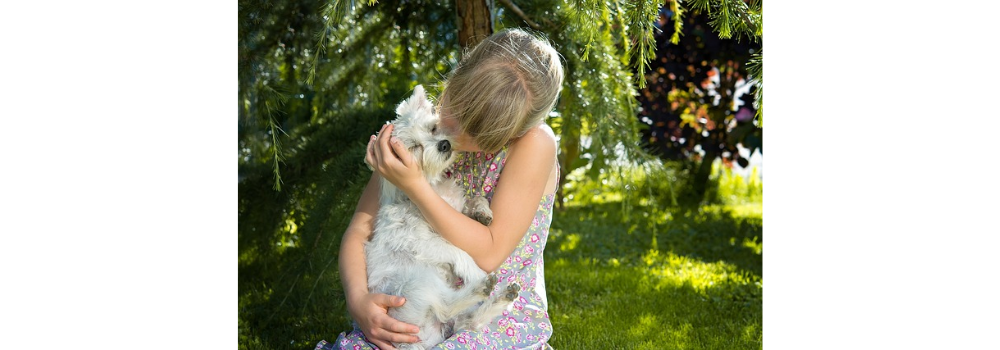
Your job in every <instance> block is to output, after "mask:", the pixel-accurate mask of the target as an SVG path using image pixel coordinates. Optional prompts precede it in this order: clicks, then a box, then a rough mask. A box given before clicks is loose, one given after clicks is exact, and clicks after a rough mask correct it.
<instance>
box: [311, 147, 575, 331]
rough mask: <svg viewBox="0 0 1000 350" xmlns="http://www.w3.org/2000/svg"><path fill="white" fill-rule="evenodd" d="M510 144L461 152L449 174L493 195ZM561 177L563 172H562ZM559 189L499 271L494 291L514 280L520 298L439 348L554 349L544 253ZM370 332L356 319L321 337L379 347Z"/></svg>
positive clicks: (471, 191)
mask: <svg viewBox="0 0 1000 350" xmlns="http://www.w3.org/2000/svg"><path fill="white" fill-rule="evenodd" d="M506 156H507V148H506V147H504V148H503V149H501V150H500V151H498V152H496V153H492V154H491V153H483V152H475V153H472V152H470V153H461V154H459V159H458V160H457V161H455V164H454V165H453V166H452V168H451V169H450V170H449V171H448V172H447V176H448V177H454V176H459V177H460V178H461V179H462V185H463V187H464V188H466V196H467V197H471V196H476V195H483V196H486V199H488V200H490V201H492V200H493V189H494V188H495V187H496V186H497V185H498V184H499V181H500V172H501V171H502V170H503V167H504V164H506V162H507V159H506ZM557 178H558V177H557ZM554 200H555V194H554V193H553V194H549V195H546V196H544V197H542V199H541V201H540V203H539V204H538V211H536V212H535V217H534V219H532V222H531V226H529V227H528V231H527V232H525V234H524V237H523V238H521V242H520V243H518V245H517V248H515V249H514V252H513V253H512V254H511V255H510V256H509V257H507V260H505V261H504V262H503V264H501V265H500V267H499V268H498V269H497V270H496V274H497V278H498V279H499V280H500V282H499V283H497V286H496V287H494V289H493V293H501V292H502V290H501V287H506V286H507V285H509V284H510V283H511V282H515V281H516V282H517V283H518V284H520V285H521V286H522V288H521V293H520V295H519V296H518V298H517V299H515V300H514V303H513V304H514V305H513V308H511V310H510V311H504V312H503V314H502V315H501V316H499V317H497V318H495V319H493V320H492V321H491V322H490V323H489V324H487V326H484V327H483V328H482V329H480V330H477V331H461V332H458V333H455V334H454V335H452V336H451V337H450V338H448V339H446V340H445V341H444V342H442V343H441V344H438V345H437V346H436V347H434V348H435V349H549V348H551V347H550V346H549V345H548V340H549V339H550V338H551V337H552V323H551V322H550V321H549V314H548V311H547V310H548V301H547V299H546V297H545V266H544V262H543V259H542V252H543V251H544V250H545V241H546V240H547V238H548V236H549V225H550V224H551V223H552V205H553V202H554ZM375 348H377V347H376V346H375V345H374V344H371V343H368V342H367V339H366V338H365V335H364V333H362V332H361V330H360V329H359V328H358V326H357V324H354V329H353V330H351V331H350V332H344V333H340V336H338V337H337V340H336V342H334V343H328V342H326V341H325V340H321V341H320V342H319V343H318V344H316V350H320V349H363V350H367V349H375Z"/></svg>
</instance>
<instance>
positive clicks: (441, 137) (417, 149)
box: [392, 85, 456, 184]
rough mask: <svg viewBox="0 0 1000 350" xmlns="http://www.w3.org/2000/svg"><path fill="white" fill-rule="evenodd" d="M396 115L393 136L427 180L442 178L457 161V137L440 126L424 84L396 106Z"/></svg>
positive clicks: (437, 180) (433, 180)
mask: <svg viewBox="0 0 1000 350" xmlns="http://www.w3.org/2000/svg"><path fill="white" fill-rule="evenodd" d="M396 114H397V117H396V120H393V121H392V124H393V125H394V126H395V127H394V128H393V130H392V135H393V136H396V137H397V138H399V141H400V142H402V143H403V146H405V147H406V149H407V150H409V151H410V154H412V155H413V160H414V161H416V163H417V164H418V165H419V166H420V169H421V170H423V172H424V176H426V177H427V181H428V182H430V183H431V184H435V183H437V182H439V181H441V179H442V178H443V175H444V171H445V170H446V169H447V168H448V167H449V166H451V163H453V162H454V161H455V156H456V154H455V151H454V150H452V148H451V145H452V142H453V141H454V140H453V139H452V137H451V136H449V135H448V134H447V133H446V132H445V131H444V130H443V128H440V127H438V121H439V118H438V115H437V113H434V106H433V105H431V101H430V100H428V99H427V95H426V93H424V87H423V86H421V85H417V86H416V87H415V88H413V95H412V96H410V98H408V99H406V100H405V101H403V102H401V103H400V104H399V106H398V107H396Z"/></svg>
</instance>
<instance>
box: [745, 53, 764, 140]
mask: <svg viewBox="0 0 1000 350" xmlns="http://www.w3.org/2000/svg"><path fill="white" fill-rule="evenodd" d="M747 73H748V74H750V77H751V82H752V83H753V84H754V85H756V87H757V91H755V92H754V98H755V99H756V100H757V103H756V106H755V107H756V108H757V115H756V116H755V117H756V118H757V127H759V128H764V48H763V47H762V48H761V50H760V52H758V53H756V54H754V55H753V56H752V57H751V58H750V62H748V63H747Z"/></svg>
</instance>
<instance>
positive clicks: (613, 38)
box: [238, 0, 763, 349]
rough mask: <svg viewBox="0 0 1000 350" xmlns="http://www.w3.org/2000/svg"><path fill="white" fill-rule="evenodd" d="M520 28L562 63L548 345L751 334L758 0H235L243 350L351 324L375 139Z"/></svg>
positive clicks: (332, 332)
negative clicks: (347, 236) (411, 103)
mask: <svg viewBox="0 0 1000 350" xmlns="http://www.w3.org/2000/svg"><path fill="white" fill-rule="evenodd" d="M511 27H519V28H523V29H526V30H529V31H532V32H534V33H536V34H539V35H541V36H544V37H546V38H547V39H548V40H550V41H551V43H552V44H553V46H554V47H555V48H556V50H557V51H558V52H559V53H560V54H561V55H562V58H563V64H564V68H565V70H566V81H565V83H564V87H563V92H562V95H561V96H560V98H559V101H558V104H557V106H556V109H555V111H553V113H552V114H551V115H550V118H549V119H548V120H547V121H546V122H547V123H548V124H549V125H550V126H552V127H553V130H554V131H555V132H556V134H557V136H558V138H559V147H560V149H559V162H560V164H561V168H562V170H561V171H560V175H561V176H562V177H563V178H562V179H561V180H560V184H561V188H560V189H559V191H558V197H557V204H558V207H557V211H556V213H555V214H554V221H553V223H552V229H551V233H550V238H549V241H548V242H547V246H546V249H545V252H544V255H545V258H546V264H545V272H546V278H547V287H548V289H549V290H548V298H549V314H550V316H551V318H552V324H553V328H554V334H553V338H552V339H551V345H552V346H553V347H555V348H557V349H563V348H566V349H592V348H615V349H622V348H629V349H631V348H651V349H662V348H679V349H680V348H691V349H702V348H718V349H741V348H754V349H758V348H761V347H762V317H763V316H762V308H761V307H762V303H763V266H762V259H763V255H762V250H763V63H762V62H763V53H762V38H763V35H762V33H763V29H762V2H761V1H721V0H718V1H710V0H701V1H687V2H678V1H602V2H598V1H583V0H581V1H523V0H493V1H469V0H456V1H445V2H437V1H402V0H397V1H378V2H353V1H329V0H327V1H322V0H284V1H253V0H241V1H239V31H238V33H239V38H238V40H239V52H238V64H239V95H238V109H239V120H238V159H239V161H238V182H239V203H238V207H239V238H238V239H239V252H238V253H239V318H238V322H239V348H240V349H311V348H312V347H313V346H314V345H315V344H316V342H318V341H319V340H322V339H325V340H328V341H330V340H333V339H335V338H336V337H337V334H338V333H340V332H342V331H346V330H348V329H350V319H349V316H348V315H347V312H346V310H345V305H344V298H343V291H342V290H341V286H340V281H339V276H338V269H337V266H336V263H337V253H338V249H339V245H340V236H341V234H342V233H343V231H344V229H345V228H346V226H347V223H348V221H349V220H350V217H351V214H352V213H353V210H354V206H355V204H356V203H357V199H358V197H359V196H360V193H361V191H362V189H363V186H364V185H365V183H366V181H367V179H368V178H369V176H370V174H371V172H370V171H369V170H368V169H367V168H366V167H365V165H364V162H363V152H364V147H365V144H366V143H367V140H368V136H369V135H371V134H373V133H374V132H375V131H377V130H378V127H379V126H380V125H382V124H384V123H385V122H386V121H389V120H391V119H393V118H394V117H395V114H394V107H395V106H396V104H397V103H398V102H399V101H401V100H402V99H403V98H404V97H406V96H408V95H409V93H410V92H411V91H412V89H413V87H414V86H415V85H417V84H421V85H424V87H425V88H426V89H427V90H428V93H429V95H431V96H432V98H433V96H436V95H437V94H438V93H439V92H440V86H439V83H440V82H441V81H442V79H443V78H444V77H445V76H446V75H447V74H448V72H449V71H450V70H451V68H452V67H453V66H454V65H455V64H456V63H457V61H458V59H459V58H460V57H461V54H462V52H463V51H462V50H463V49H464V48H467V47H470V46H471V45H475V43H477V42H478V41H479V40H481V39H482V38H484V37H485V36H487V35H489V34H490V33H492V32H494V31H497V30H500V29H503V28H511Z"/></svg>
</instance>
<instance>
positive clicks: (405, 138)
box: [365, 85, 521, 349]
mask: <svg viewBox="0 0 1000 350" xmlns="http://www.w3.org/2000/svg"><path fill="white" fill-rule="evenodd" d="M396 114H398V116H397V118H396V120H394V121H393V124H394V126H395V127H394V130H393V133H392V134H393V136H396V137H397V138H398V139H399V140H400V141H401V142H402V143H403V145H404V146H405V147H406V148H407V149H408V150H409V151H410V153H412V155H413V158H414V160H415V162H416V164H418V165H419V166H420V168H421V170H422V171H423V174H424V176H426V178H427V181H428V182H429V183H430V184H431V186H432V187H433V188H434V190H435V191H436V192H437V193H438V194H439V195H440V196H441V197H442V198H444V200H445V201H446V202H447V203H448V204H449V205H451V206H452V207H454V208H455V209H456V210H459V211H462V213H464V214H465V215H467V216H469V217H472V218H474V219H476V220H478V221H480V222H482V223H484V224H487V225H488V224H489V223H490V221H491V220H492V215H493V214H492V212H491V211H490V208H489V203H488V202H487V201H486V198H483V197H476V198H473V199H470V200H469V201H468V202H467V201H466V199H465V198H464V195H463V192H464V191H463V190H462V188H461V187H460V186H459V184H458V183H457V182H456V180H453V179H447V178H445V176H444V172H445V170H446V169H447V168H448V167H449V166H450V165H451V164H452V163H453V162H454V160H455V156H456V155H455V152H454V151H453V150H452V149H451V142H452V140H451V139H450V137H449V136H448V135H447V134H446V133H445V132H444V131H443V130H440V128H438V127H437V124H438V116H437V115H436V114H435V113H434V109H433V106H432V105H431V102H430V101H429V100H427V97H426V95H425V93H424V89H423V87H422V86H420V85H417V87H416V88H415V89H414V91H413V95H412V96H410V98H408V99H407V100H405V101H403V102H402V103H400V104H399V106H398V107H397V108H396ZM379 203H380V204H379V210H378V214H377V215H376V218H375V231H374V233H373V235H372V239H371V241H369V242H367V243H366V244H365V260H366V263H367V264H368V266H367V268H368V290H369V291H370V292H373V293H385V294H389V295H398V296H402V297H404V298H406V303H405V304H404V305H403V306H402V307H399V308H391V309H389V316H392V317H393V318H395V319H397V320H400V321H403V322H406V323H410V324H413V325H416V326H417V327H419V328H420V333H419V334H418V335H417V336H418V337H419V338H420V340H421V342H420V343H413V344H410V343H394V344H393V345H394V346H396V347H397V348H400V349H423V348H429V347H432V346H434V345H436V344H438V343H440V342H441V341H443V340H444V339H447V338H448V337H450V336H451V335H452V334H453V333H454V332H457V331H459V330H477V329H480V328H482V327H483V325H485V324H486V323H487V322H489V321H490V320H491V319H493V318H494V317H496V316H498V315H500V314H501V313H502V311H503V310H505V309H507V308H508V307H509V306H510V305H511V303H512V301H513V300H514V298H516V297H517V294H518V292H520V289H521V287H520V286H519V285H518V284H516V283H511V284H509V285H508V286H507V287H506V288H505V289H503V290H498V292H497V293H494V294H495V296H494V297H493V298H490V297H489V296H490V293H491V292H492V291H493V290H494V287H495V286H496V285H497V279H496V277H495V276H493V275H489V274H487V273H486V272H485V271H483V270H482V269H480V268H479V266H477V265H476V262H475V261H473V259H472V257H471V256H469V254H468V253H466V252H465V251H463V250H462V249H459V248H458V247H456V246H454V245H452V244H451V243H450V242H448V241H447V240H445V239H444V238H443V237H441V236H440V235H439V234H437V233H436V232H434V231H433V230H432V229H431V227H430V225H429V224H428V223H427V222H426V221H425V220H424V218H423V215H422V214H421V213H420V209H419V208H417V206H416V205H415V204H414V203H413V202H412V201H410V200H409V198H407V197H406V195H405V194H404V193H403V192H402V191H400V190H399V189H397V188H396V187H395V186H393V185H392V183H390V182H389V181H386V180H385V179H383V180H382V181H381V193H380V199H379Z"/></svg>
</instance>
